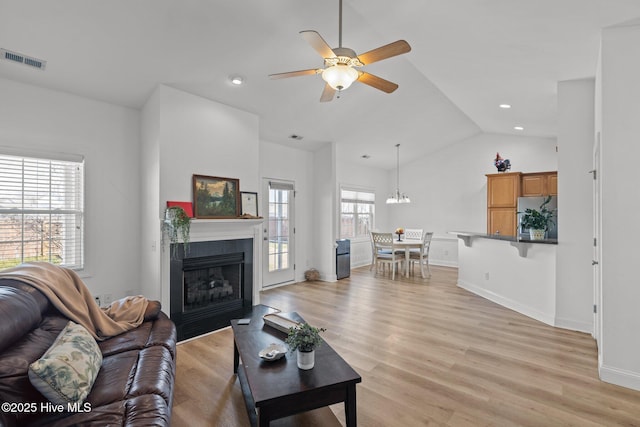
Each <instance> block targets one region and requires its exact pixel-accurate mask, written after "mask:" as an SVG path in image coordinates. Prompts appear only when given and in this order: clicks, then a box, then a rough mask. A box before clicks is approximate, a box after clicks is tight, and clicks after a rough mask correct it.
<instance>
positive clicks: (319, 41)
mask: <svg viewBox="0 0 640 427" xmlns="http://www.w3.org/2000/svg"><path fill="white" fill-rule="evenodd" d="M300 34H302V37H304V39H305V40H306V41H307V43H309V44H310V45H311V47H312V48H314V49H315V50H316V52H318V53H319V54H320V56H322V57H323V58H335V57H336V54H335V53H334V52H333V49H331V47H330V46H329V45H328V44H327V42H326V41H324V39H323V38H322V36H321V35H320V34H319V33H318V32H317V31H313V30H307V31H300Z"/></svg>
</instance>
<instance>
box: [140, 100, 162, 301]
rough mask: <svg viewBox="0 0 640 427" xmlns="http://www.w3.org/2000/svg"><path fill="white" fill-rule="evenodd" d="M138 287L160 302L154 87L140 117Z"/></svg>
mask: <svg viewBox="0 0 640 427" xmlns="http://www.w3.org/2000/svg"><path fill="white" fill-rule="evenodd" d="M140 122H141V123H140V139H141V156H140V181H141V189H140V200H141V201H142V206H141V208H140V209H141V216H140V222H141V224H140V233H141V240H142V243H141V245H142V250H141V255H140V256H141V264H140V271H141V273H140V274H141V278H142V279H141V282H140V286H141V290H142V294H143V295H145V296H147V298H151V299H155V300H159V301H162V289H161V288H162V286H161V280H162V277H161V273H160V272H161V266H160V253H161V251H162V248H163V245H162V234H161V232H160V229H161V228H160V225H161V219H160V218H158V206H159V205H160V192H159V188H160V91H159V90H155V91H154V92H153V93H152V94H151V96H150V97H149V99H148V100H147V102H146V103H145V105H144V106H143V108H142V114H141V120H140Z"/></svg>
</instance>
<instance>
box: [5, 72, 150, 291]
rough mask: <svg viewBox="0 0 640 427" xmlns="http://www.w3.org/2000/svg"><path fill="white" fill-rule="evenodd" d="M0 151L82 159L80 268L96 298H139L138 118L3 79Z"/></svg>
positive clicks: (111, 107) (108, 106) (130, 112)
mask: <svg viewBox="0 0 640 427" xmlns="http://www.w3.org/2000/svg"><path fill="white" fill-rule="evenodd" d="M0 93H2V98H1V101H0V146H4V147H10V148H15V149H19V150H26V151H27V154H38V153H40V154H44V155H46V154H47V153H70V154H80V155H83V156H85V179H86V189H85V195H86V199H85V209H86V210H85V212H86V222H85V232H86V241H85V242H86V247H85V261H86V262H85V265H86V268H85V270H84V271H83V272H81V276H82V278H83V279H84V280H85V283H86V284H87V286H88V287H89V289H90V290H91V292H92V293H94V294H106V293H110V294H111V295H112V297H113V298H121V297H123V296H125V294H126V293H129V292H133V293H138V292H139V290H140V270H139V265H140V232H139V228H138V227H139V218H140V185H139V183H140V180H139V159H140V149H139V142H138V132H139V121H140V114H139V111H137V110H133V109H129V108H124V107H119V106H115V105H111V104H106V103H102V102H98V101H93V100H90V99H86V98H81V97H78V96H74V95H69V94H66V93H63V92H57V91H52V90H46V89H42V88H39V87H36V86H30V85H24V84H20V83H16V82H12V81H10V80H5V79H0Z"/></svg>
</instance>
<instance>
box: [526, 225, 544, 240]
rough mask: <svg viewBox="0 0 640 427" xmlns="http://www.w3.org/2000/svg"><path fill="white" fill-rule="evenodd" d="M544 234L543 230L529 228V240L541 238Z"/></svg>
mask: <svg viewBox="0 0 640 427" xmlns="http://www.w3.org/2000/svg"><path fill="white" fill-rule="evenodd" d="M544 235H545V231H544V230H536V229H533V228H531V229H529V236H530V237H531V240H543V239H544Z"/></svg>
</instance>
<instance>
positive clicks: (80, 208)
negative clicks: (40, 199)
mask: <svg viewBox="0 0 640 427" xmlns="http://www.w3.org/2000/svg"><path fill="white" fill-rule="evenodd" d="M0 157H2V158H5V159H6V161H7V162H10V161H11V158H13V161H15V162H16V165H18V164H20V163H21V164H22V166H21V172H20V173H21V176H20V178H19V182H20V184H19V187H18V188H19V189H20V192H19V193H16V194H18V197H20V199H21V200H22V206H20V207H15V206H13V207H6V208H4V209H0V214H3V215H23V216H24V215H38V216H47V217H52V216H58V215H75V216H77V217H78V218H77V220H78V221H79V229H78V222H76V221H74V222H73V223H72V224H73V226H74V227H75V231H71V232H69V231H67V232H63V234H61V236H62V238H63V239H65V240H66V237H67V236H71V237H73V241H74V243H73V244H74V246H78V249H73V247H72V248H71V250H73V251H75V252H76V253H75V255H74V256H73V257H72V260H73V263H66V264H61V265H62V266H64V267H67V268H70V269H73V270H75V271H84V269H85V268H86V265H87V263H86V228H87V227H86V219H87V215H86V194H85V192H86V162H85V157H84V156H83V155H78V154H69V153H60V152H56V153H50V152H42V151H34V150H28V149H17V148H12V147H4V146H0ZM25 162H26V164H33V165H34V166H35V165H36V164H37V163H38V162H41V163H43V164H46V163H48V164H49V166H48V169H47V170H48V174H49V175H50V174H51V171H52V168H51V165H55V164H59V165H60V166H61V167H62V168H63V169H62V170H63V171H66V172H65V175H64V176H67V175H66V173H74V174H77V175H76V176H75V178H73V179H71V180H70V181H68V178H64V181H58V185H64V187H63V188H64V189H63V190H60V191H59V194H70V193H69V192H68V191H65V190H66V189H67V187H66V186H67V185H69V184H71V186H72V191H73V196H72V197H73V198H75V199H74V200H75V203H73V205H67V203H64V204H63V205H62V206H61V207H60V205H58V206H59V208H56V206H55V205H52V204H51V200H52V199H51V195H52V194H55V192H52V191H51V189H52V185H54V184H52V183H51V182H50V183H49V185H48V191H47V193H45V194H47V195H48V197H49V201H50V202H49V204H48V205H47V206H46V207H44V208H43V207H41V206H32V207H29V206H27V207H25V206H24V198H25V187H24V185H25V176H24V171H25V169H24V165H25ZM7 164H9V163H7ZM74 168H79V171H78V172H71V171H72V170H73V169H74ZM7 176H11V175H7ZM16 176H17V174H16ZM38 176H40V175H38ZM0 187H2V185H0ZM5 189H6V190H7V191H11V187H10V184H9V185H7V186H5ZM63 200H64V199H63ZM19 221H20V223H21V224H22V227H24V218H21V219H19ZM19 237H20V241H16V243H19V244H20V245H21V246H20V247H21V248H22V249H21V251H20V252H21V257H20V262H25V261H26V260H25V258H23V257H24V254H25V252H24V245H25V234H24V233H23V232H21V233H20V234H19ZM27 240H28V239H27ZM63 247H64V246H63ZM67 248H68V247H67ZM67 250H68V249H67ZM51 255H52V252H51V251H49V254H48V257H47V258H48V259H43V260H44V261H49V262H51V260H52V259H51Z"/></svg>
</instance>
